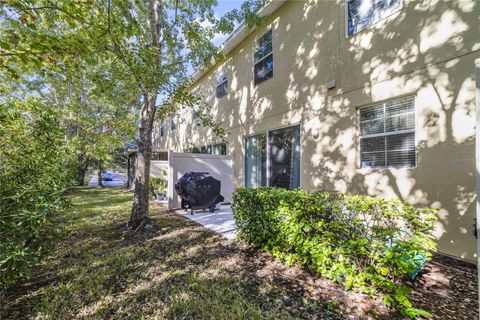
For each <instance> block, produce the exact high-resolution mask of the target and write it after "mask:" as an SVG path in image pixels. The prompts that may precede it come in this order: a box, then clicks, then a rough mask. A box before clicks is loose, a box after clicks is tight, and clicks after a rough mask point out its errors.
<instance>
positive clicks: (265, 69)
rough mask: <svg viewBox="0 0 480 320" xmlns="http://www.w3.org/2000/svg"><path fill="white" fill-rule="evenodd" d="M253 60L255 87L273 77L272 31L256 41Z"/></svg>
mask: <svg viewBox="0 0 480 320" xmlns="http://www.w3.org/2000/svg"><path fill="white" fill-rule="evenodd" d="M253 60H254V67H253V73H254V77H255V78H254V84H255V85H257V84H259V83H262V82H263V81H265V80H267V79H270V78H271V77H273V46H272V29H270V30H269V31H268V32H267V33H265V34H264V35H263V36H261V37H260V39H258V41H257V44H256V47H255V55H254V59H253Z"/></svg>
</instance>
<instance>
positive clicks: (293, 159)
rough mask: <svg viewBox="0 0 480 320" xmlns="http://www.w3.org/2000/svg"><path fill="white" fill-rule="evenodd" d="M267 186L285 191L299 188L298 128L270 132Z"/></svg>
mask: <svg viewBox="0 0 480 320" xmlns="http://www.w3.org/2000/svg"><path fill="white" fill-rule="evenodd" d="M268 149H269V169H270V170H269V184H268V185H269V186H272V187H279V188H285V189H294V188H298V187H300V128H299V126H294V127H289V128H284V129H279V130H274V131H270V132H269V133H268Z"/></svg>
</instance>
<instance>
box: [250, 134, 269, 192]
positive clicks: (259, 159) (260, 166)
mask: <svg viewBox="0 0 480 320" xmlns="http://www.w3.org/2000/svg"><path fill="white" fill-rule="evenodd" d="M266 145H267V144H266V136H265V134H258V135H255V136H251V137H246V138H245V187H247V188H256V187H260V186H266V185H267V174H266V173H267V152H266Z"/></svg>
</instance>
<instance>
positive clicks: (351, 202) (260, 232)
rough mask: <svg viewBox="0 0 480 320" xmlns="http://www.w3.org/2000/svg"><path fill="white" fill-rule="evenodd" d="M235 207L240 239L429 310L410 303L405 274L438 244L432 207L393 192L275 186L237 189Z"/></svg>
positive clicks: (394, 302) (352, 285)
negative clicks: (415, 203)
mask: <svg viewBox="0 0 480 320" xmlns="http://www.w3.org/2000/svg"><path fill="white" fill-rule="evenodd" d="M232 208H233V212H234V216H235V220H236V224H237V228H238V237H239V238H240V239H241V240H243V241H245V242H247V243H249V244H252V245H253V246H254V247H257V248H262V249H264V250H266V251H268V252H270V253H272V254H273V255H274V256H275V257H278V258H280V259H282V260H284V261H286V262H287V263H288V264H290V265H292V264H295V263H299V264H301V265H303V266H305V267H307V268H309V269H311V270H314V271H315V272H318V273H319V274H320V275H322V276H324V277H327V278H329V279H332V280H334V281H336V282H338V283H341V284H343V285H344V287H345V289H346V290H349V289H353V290H357V291H361V292H364V293H367V294H369V295H372V296H373V295H376V294H379V293H380V294H382V295H383V297H384V298H383V301H384V302H385V303H386V304H387V305H388V306H391V307H395V308H398V309H399V310H400V311H401V312H402V313H403V314H404V315H407V316H409V317H412V318H413V317H416V316H419V315H424V316H426V315H428V313H427V312H426V311H424V310H420V309H417V308H415V307H414V306H413V305H412V304H411V302H410V300H409V295H410V291H411V290H410V289H409V287H408V286H406V285H405V283H406V282H405V280H406V279H408V278H412V277H414V275H415V274H416V272H417V271H418V269H419V268H420V265H421V264H422V262H423V260H425V259H429V258H430V257H431V252H432V251H433V250H435V243H434V242H433V240H432V239H433V237H432V231H433V229H434V227H433V226H434V222H435V221H436V212H435V210H431V209H419V208H416V207H414V206H412V205H409V204H407V203H404V202H401V201H399V200H396V199H386V198H381V197H375V198H374V197H369V196H361V195H343V194H333V193H328V192H316V193H308V192H305V191H302V190H284V189H277V188H258V189H237V190H236V192H235V194H234V196H233V203H232Z"/></svg>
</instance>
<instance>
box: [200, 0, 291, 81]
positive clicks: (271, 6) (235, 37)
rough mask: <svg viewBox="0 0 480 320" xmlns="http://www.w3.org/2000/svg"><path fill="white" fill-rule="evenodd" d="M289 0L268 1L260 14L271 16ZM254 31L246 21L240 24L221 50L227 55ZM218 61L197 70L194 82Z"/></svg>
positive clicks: (259, 11)
mask: <svg viewBox="0 0 480 320" xmlns="http://www.w3.org/2000/svg"><path fill="white" fill-rule="evenodd" d="M285 2H287V0H272V1H270V2H269V3H267V4H266V5H265V6H264V7H263V8H261V9H260V10H258V12H257V13H258V15H259V16H269V15H271V14H272V13H274V12H275V11H277V9H278V8H280V7H281V6H282V5H283V4H285ZM252 32H253V29H248V28H247V26H246V25H245V23H242V24H240V25H239V26H238V27H237V29H235V31H233V32H232V33H231V34H230V36H228V38H227V39H226V40H225V41H224V42H223V44H222V45H221V46H220V49H219V51H223V53H224V54H225V55H227V54H229V53H230V52H232V50H233V49H235V48H236V47H237V46H238V45H239V44H240V43H241V42H242V41H243V40H245V38H246V37H247V36H249V35H250V34H251V33H252ZM217 63H218V61H213V62H212V63H211V64H210V65H209V66H208V67H204V68H202V69H200V70H198V71H196V72H195V73H194V74H193V76H192V77H191V80H192V83H191V84H193V83H195V82H197V81H198V80H199V79H200V78H201V77H202V76H203V75H205V74H206V73H207V72H208V71H210V70H211V69H212V68H213V67H215V66H216V65H217Z"/></svg>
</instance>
